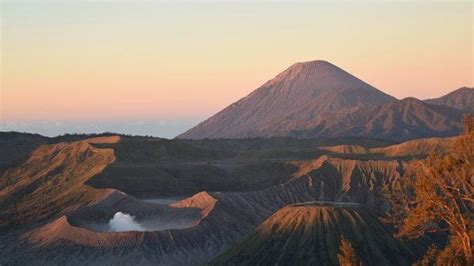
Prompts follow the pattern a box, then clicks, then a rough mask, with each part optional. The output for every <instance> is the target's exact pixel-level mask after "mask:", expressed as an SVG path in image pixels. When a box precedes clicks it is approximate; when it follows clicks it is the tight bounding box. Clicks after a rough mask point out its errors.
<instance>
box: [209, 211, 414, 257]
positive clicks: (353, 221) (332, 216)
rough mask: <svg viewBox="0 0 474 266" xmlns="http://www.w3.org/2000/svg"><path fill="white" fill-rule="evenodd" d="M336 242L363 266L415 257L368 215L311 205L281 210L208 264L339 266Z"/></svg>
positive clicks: (375, 219) (368, 213)
mask: <svg viewBox="0 0 474 266" xmlns="http://www.w3.org/2000/svg"><path fill="white" fill-rule="evenodd" d="M340 236H344V237H345V238H346V239H348V240H349V241H350V242H351V244H352V246H353V248H354V249H355V251H356V253H357V255H358V257H359V258H360V259H361V261H362V262H363V264H364V265H390V264H396V265H408V264H410V262H413V260H414V258H415V257H416V254H415V252H414V251H413V250H411V249H410V248H408V246H407V245H406V244H404V243H402V242H401V241H399V240H396V239H395V238H394V237H393V236H392V233H391V232H390V231H389V230H388V229H387V228H386V227H384V226H382V225H381V224H380V223H379V222H378V220H377V217H376V216H375V215H374V214H372V213H371V212H370V211H369V210H368V209H366V208H364V207H361V206H358V205H355V204H347V203H324V202H321V203H320V202H314V203H305V204H296V205H290V206H287V207H284V208H282V209H280V210H279V211H277V212H276V213H275V214H273V215H272V216H271V217H270V218H268V219H267V220H266V221H265V222H264V223H262V224H261V225H260V226H259V227H258V228H257V229H256V230H255V231H254V232H253V233H251V234H250V235H248V236H247V237H245V238H244V239H243V240H241V241H239V242H238V243H237V244H236V245H234V246H233V247H232V248H231V249H229V250H227V251H226V252H224V253H223V254H222V255H220V256H218V257H217V258H216V259H215V260H214V261H213V262H211V264H213V263H214V264H215V265H339V263H338V261H337V253H338V251H339V245H340V243H339V242H340Z"/></svg>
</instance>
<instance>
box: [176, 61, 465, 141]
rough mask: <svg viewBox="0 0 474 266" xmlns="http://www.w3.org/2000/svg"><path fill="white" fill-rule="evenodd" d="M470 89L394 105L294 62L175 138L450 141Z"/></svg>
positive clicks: (317, 66)
mask: <svg viewBox="0 0 474 266" xmlns="http://www.w3.org/2000/svg"><path fill="white" fill-rule="evenodd" d="M473 111H474V89H472V88H461V89H459V90H456V91H454V92H452V93H450V94H448V95H446V96H443V97H441V98H438V99H430V100H426V101H421V100H418V99H415V98H406V99H403V100H397V99H396V98H394V97H392V96H390V95H387V94H385V93H383V92H382V91H380V90H378V89H376V88H374V87H373V86H371V85H369V84H367V83H365V82H364V81H362V80H360V79H358V78H356V77H354V76H353V75H351V74H349V73H347V72H346V71H344V70H342V69H340V68H339V67H337V66H335V65H333V64H331V63H328V62H326V61H320V60H317V61H311V62H305V63H296V64H294V65H292V66H291V67H289V68H288V69H287V70H285V71H283V72H282V73H280V74H279V75H277V76H276V77H275V78H273V79H272V80H270V81H268V82H266V83H265V84H263V85H262V86H261V87H260V88H258V89H256V90H255V91H253V92H252V93H250V94H249V95H248V96H246V97H244V98H242V99H240V100H239V101H237V102H236V103H233V104H231V105H230V106H228V107H226V108H225V109H224V110H222V111H220V112H219V113H217V114H215V115H214V116H212V117H210V118H209V119H207V120H205V121H204V122H202V123H200V124H198V125H197V126H195V127H194V128H192V129H190V130H188V131H187V132H185V133H183V134H181V135H179V136H178V138H183V139H204V138H253V137H296V138H326V137H348V136H351V137H353V136H357V137H360V136H361V137H371V138H380V139H390V140H395V141H403V140H409V139H415V138H422V137H444V136H453V135H456V134H458V133H459V132H460V129H461V120H462V114H463V112H473Z"/></svg>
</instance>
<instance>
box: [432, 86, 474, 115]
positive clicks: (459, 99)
mask: <svg viewBox="0 0 474 266" xmlns="http://www.w3.org/2000/svg"><path fill="white" fill-rule="evenodd" d="M425 102H427V103H429V104H434V105H443V106H447V107H451V108H455V109H458V110H461V111H466V112H474V88H468V87H463V88H460V89H457V90H455V91H453V92H450V93H448V94H446V95H444V96H442V97H439V98H436V99H429V100H425Z"/></svg>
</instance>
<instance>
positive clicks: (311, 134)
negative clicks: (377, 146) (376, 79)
mask: <svg viewBox="0 0 474 266" xmlns="http://www.w3.org/2000/svg"><path fill="white" fill-rule="evenodd" d="M461 120H462V112H461V111H459V110H456V109H452V108H449V107H445V106H436V105H430V104H427V103H424V102H422V101H420V100H418V99H415V98H406V99H403V100H400V101H396V102H392V103H389V104H385V105H380V106H375V107H371V108H365V109H360V110H358V111H355V112H351V113H345V114H338V115H333V116H330V117H329V118H328V119H326V120H324V121H322V122H321V123H320V124H319V125H318V127H316V128H314V129H312V130H304V131H296V132H293V135H294V136H296V137H300V138H301V137H303V138H316V137H340V136H364V137H371V138H381V139H391V140H396V141H405V140H410V139H417V138H428V137H447V136H454V135H457V134H459V132H460V131H461Z"/></svg>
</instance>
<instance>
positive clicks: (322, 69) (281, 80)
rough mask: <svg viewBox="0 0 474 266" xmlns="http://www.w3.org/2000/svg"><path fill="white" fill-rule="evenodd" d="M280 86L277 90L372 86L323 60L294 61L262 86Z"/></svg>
mask: <svg viewBox="0 0 474 266" xmlns="http://www.w3.org/2000/svg"><path fill="white" fill-rule="evenodd" d="M275 85H276V86H281V87H282V88H281V89H280V90H279V91H285V90H291V89H298V90H309V92H310V93H321V92H324V91H327V90H334V89H342V90H345V89H358V88H371V89H373V90H376V89H375V88H374V87H372V86H370V85H369V84H367V83H365V82H363V81H362V80H360V79H358V78H356V77H354V76H353V75H351V74H349V73H348V72H346V71H344V70H343V69H341V68H339V67H337V66H335V65H333V64H331V63H329V62H327V61H324V60H314V61H308V62H300V63H295V64H293V65H292V66H290V67H289V68H287V69H286V70H285V71H283V72H282V73H280V74H278V75H277V76H276V77H275V78H273V79H271V80H270V81H268V82H267V83H265V84H264V85H263V86H262V87H271V86H275Z"/></svg>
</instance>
